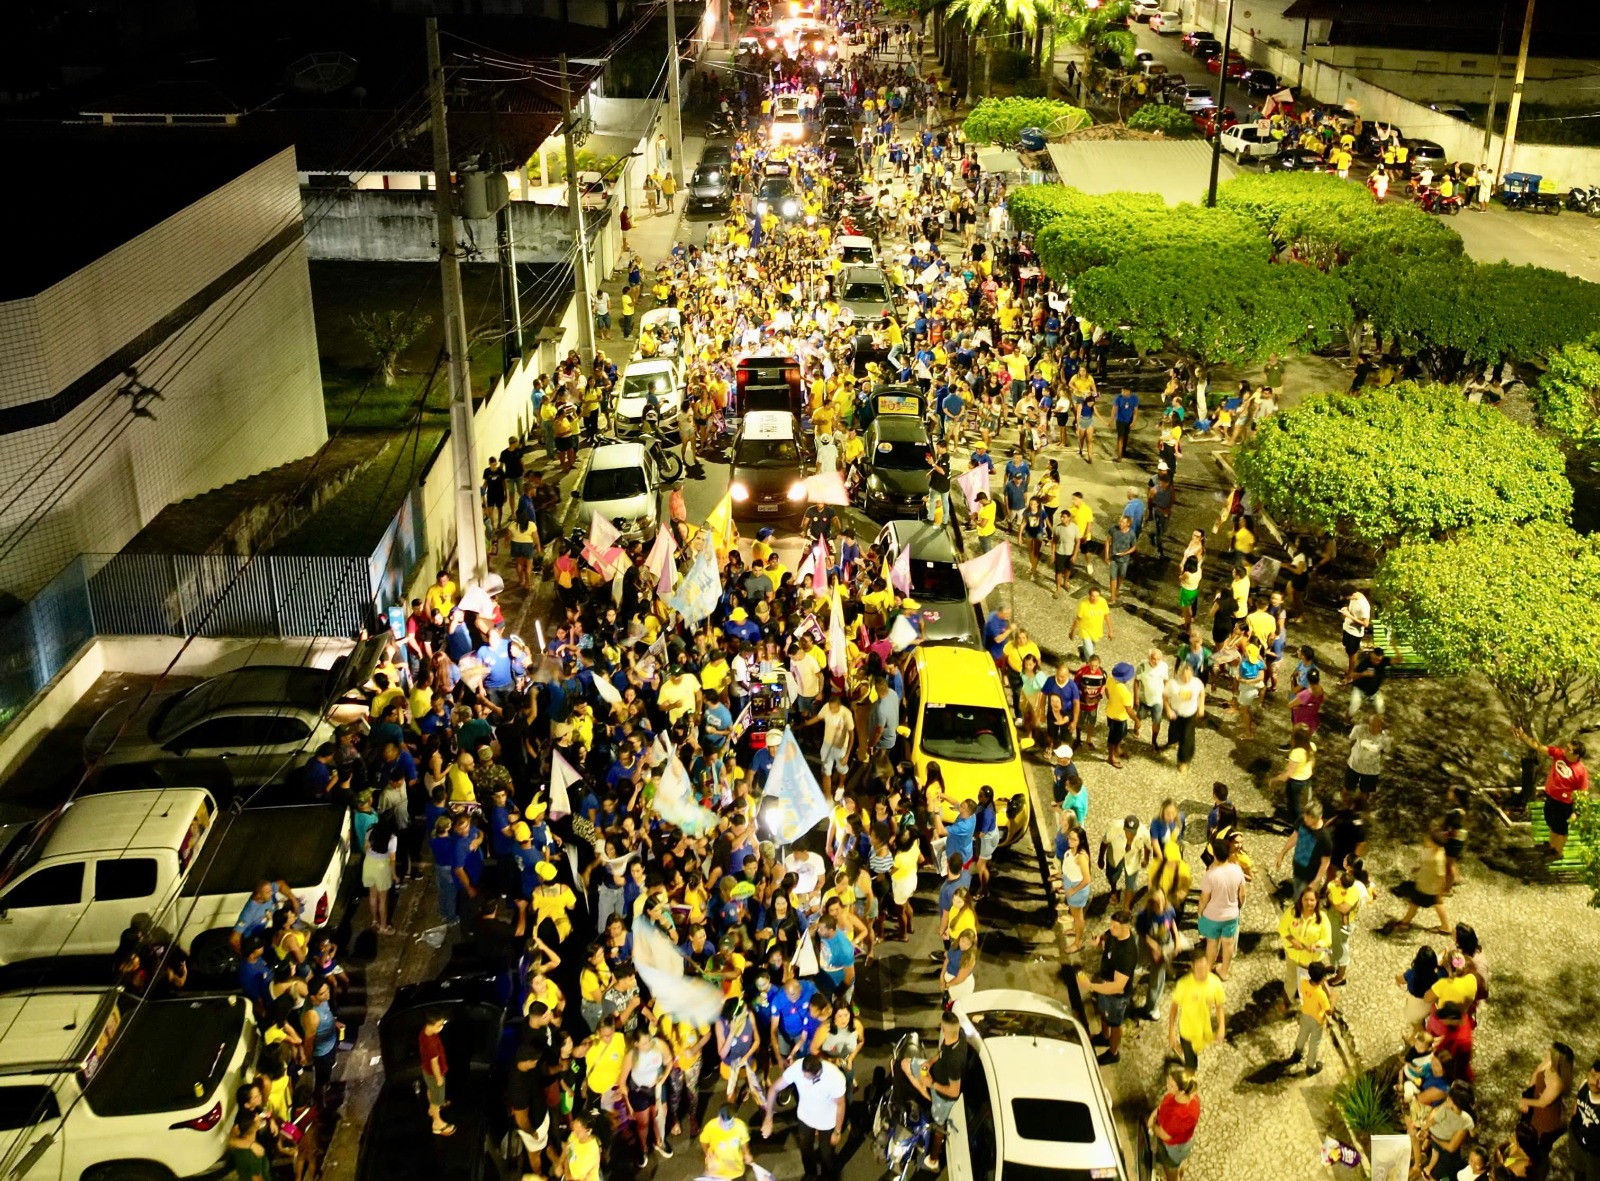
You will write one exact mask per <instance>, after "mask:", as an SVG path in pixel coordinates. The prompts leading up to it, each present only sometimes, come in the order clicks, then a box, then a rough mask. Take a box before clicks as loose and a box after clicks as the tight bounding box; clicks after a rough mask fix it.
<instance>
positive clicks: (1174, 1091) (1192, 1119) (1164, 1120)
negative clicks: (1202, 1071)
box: [1150, 1065, 1200, 1181]
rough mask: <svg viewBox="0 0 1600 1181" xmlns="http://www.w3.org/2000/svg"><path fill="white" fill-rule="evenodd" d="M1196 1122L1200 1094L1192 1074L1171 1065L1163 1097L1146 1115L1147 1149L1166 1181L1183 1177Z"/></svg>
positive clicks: (1182, 1068) (1177, 1180)
mask: <svg viewBox="0 0 1600 1181" xmlns="http://www.w3.org/2000/svg"><path fill="white" fill-rule="evenodd" d="M1199 1122H1200V1090H1199V1084H1198V1083H1197V1082H1196V1080H1195V1074H1194V1071H1192V1070H1190V1069H1189V1068H1188V1067H1186V1066H1182V1065H1173V1066H1171V1067H1169V1068H1168V1069H1167V1093H1166V1094H1165V1095H1163V1096H1161V1102H1160V1103H1159V1104H1158V1105H1157V1106H1156V1109H1155V1110H1154V1111H1153V1112H1151V1113H1150V1142H1151V1143H1150V1147H1151V1148H1152V1150H1153V1151H1154V1154H1155V1160H1156V1164H1158V1165H1160V1166H1161V1171H1162V1173H1163V1174H1164V1175H1165V1176H1166V1179H1167V1181H1179V1178H1181V1177H1182V1176H1183V1167H1184V1162H1185V1161H1187V1160H1188V1159H1189V1150H1190V1149H1191V1148H1193V1147H1194V1129H1195V1126H1196V1125H1197V1124H1198V1123H1199Z"/></svg>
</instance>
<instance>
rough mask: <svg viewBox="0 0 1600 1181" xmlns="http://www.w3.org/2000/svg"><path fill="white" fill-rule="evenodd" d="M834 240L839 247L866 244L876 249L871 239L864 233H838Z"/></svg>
mask: <svg viewBox="0 0 1600 1181" xmlns="http://www.w3.org/2000/svg"><path fill="white" fill-rule="evenodd" d="M834 241H835V242H837V243H838V244H839V245H840V246H841V247H847V246H868V247H872V248H873V249H877V247H876V246H873V242H872V239H871V238H868V237H866V236H865V235H864V234H840V235H839V236H838V237H837V238H835V239H834Z"/></svg>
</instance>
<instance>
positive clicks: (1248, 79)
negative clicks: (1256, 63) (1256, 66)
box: [1239, 70, 1283, 98]
mask: <svg viewBox="0 0 1600 1181" xmlns="http://www.w3.org/2000/svg"><path fill="white" fill-rule="evenodd" d="M1239 81H1240V82H1241V83H1243V84H1244V88H1245V89H1246V90H1248V91H1249V92H1250V93H1251V94H1253V95H1255V96H1256V97H1258V98H1265V97H1266V96H1267V95H1269V94H1276V93H1277V92H1278V91H1280V90H1282V89H1283V83H1282V82H1280V81H1278V75H1276V74H1274V73H1273V72H1272V71H1271V70H1246V71H1245V72H1244V73H1243V74H1242V75H1241V76H1240V78H1239Z"/></svg>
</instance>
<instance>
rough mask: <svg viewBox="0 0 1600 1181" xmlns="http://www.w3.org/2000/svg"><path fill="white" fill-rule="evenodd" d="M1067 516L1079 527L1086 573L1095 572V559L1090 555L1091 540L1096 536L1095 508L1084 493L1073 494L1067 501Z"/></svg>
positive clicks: (1080, 547) (1080, 550) (1080, 549)
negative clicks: (1091, 506)
mask: <svg viewBox="0 0 1600 1181" xmlns="http://www.w3.org/2000/svg"><path fill="white" fill-rule="evenodd" d="M1067 516H1069V517H1071V518H1072V523H1073V524H1074V525H1076V526H1077V527H1078V541H1079V551H1078V552H1080V553H1081V554H1083V569H1084V573H1086V574H1093V573H1094V560H1093V559H1092V558H1091V557H1090V556H1089V542H1090V540H1091V539H1092V538H1093V536H1094V509H1092V508H1090V507H1089V502H1088V501H1087V500H1085V499H1084V498H1083V493H1081V492H1074V493H1073V494H1072V499H1071V500H1069V501H1068V502H1067Z"/></svg>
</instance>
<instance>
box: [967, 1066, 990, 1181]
mask: <svg viewBox="0 0 1600 1181" xmlns="http://www.w3.org/2000/svg"><path fill="white" fill-rule="evenodd" d="M961 1098H962V1099H963V1100H965V1101H966V1116H967V1155H968V1157H970V1158H971V1161H972V1181H994V1166H995V1157H996V1154H995V1137H994V1103H993V1101H992V1100H991V1099H990V1097H989V1076H988V1075H987V1074H985V1073H984V1070H983V1063H982V1062H981V1061H980V1060H979V1058H978V1056H977V1055H976V1054H969V1055H968V1056H967V1071H966V1074H964V1075H963V1076H962V1078H961Z"/></svg>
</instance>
